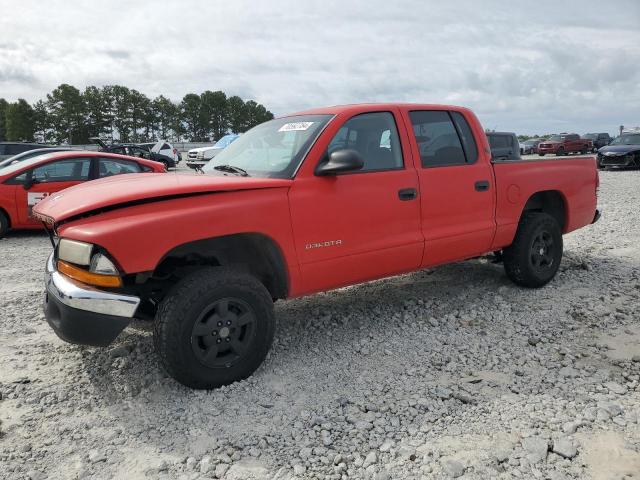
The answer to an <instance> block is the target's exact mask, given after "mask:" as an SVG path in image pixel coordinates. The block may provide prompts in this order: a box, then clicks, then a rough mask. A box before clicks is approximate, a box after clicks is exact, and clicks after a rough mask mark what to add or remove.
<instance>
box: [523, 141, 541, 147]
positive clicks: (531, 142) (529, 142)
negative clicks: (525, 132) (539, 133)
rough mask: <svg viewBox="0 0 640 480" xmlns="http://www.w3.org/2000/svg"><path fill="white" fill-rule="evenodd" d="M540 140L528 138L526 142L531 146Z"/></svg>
mask: <svg viewBox="0 0 640 480" xmlns="http://www.w3.org/2000/svg"><path fill="white" fill-rule="evenodd" d="M538 142H539V140H527V141H526V142H524V144H525V145H527V146H530V145H535V144H536V143H538Z"/></svg>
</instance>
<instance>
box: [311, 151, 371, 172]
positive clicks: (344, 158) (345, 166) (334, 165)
mask: <svg viewBox="0 0 640 480" xmlns="http://www.w3.org/2000/svg"><path fill="white" fill-rule="evenodd" d="M362 167H364V159H363V158H362V157H361V156H360V154H359V153H358V152H357V151H355V150H350V149H345V150H336V151H335V152H333V153H332V154H331V155H329V160H327V161H326V162H322V163H320V164H318V166H317V167H316V175H317V176H319V177H325V176H328V175H336V174H338V173H342V172H352V171H354V170H360V169H361V168H362Z"/></svg>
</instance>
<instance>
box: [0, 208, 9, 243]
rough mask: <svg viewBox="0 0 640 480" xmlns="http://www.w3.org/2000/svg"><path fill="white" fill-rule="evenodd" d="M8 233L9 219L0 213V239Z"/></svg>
mask: <svg viewBox="0 0 640 480" xmlns="http://www.w3.org/2000/svg"><path fill="white" fill-rule="evenodd" d="M8 231H9V219H8V218H7V216H6V215H5V214H4V212H1V211H0V238H2V237H4V236H5V235H6V234H7V232H8Z"/></svg>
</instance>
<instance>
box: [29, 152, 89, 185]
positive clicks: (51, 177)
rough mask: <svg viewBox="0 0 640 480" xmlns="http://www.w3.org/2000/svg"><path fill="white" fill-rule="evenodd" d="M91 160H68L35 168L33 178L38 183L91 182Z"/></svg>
mask: <svg viewBox="0 0 640 480" xmlns="http://www.w3.org/2000/svg"><path fill="white" fill-rule="evenodd" d="M90 166H91V158H88V157H87V158H68V159H65V160H59V161H57V162H51V163H47V164H46V165H42V166H41V167H37V168H34V169H33V170H32V173H31V178H32V180H34V181H35V182H36V183H52V182H81V181H85V180H89V167H90Z"/></svg>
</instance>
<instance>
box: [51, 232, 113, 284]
mask: <svg viewBox="0 0 640 480" xmlns="http://www.w3.org/2000/svg"><path fill="white" fill-rule="evenodd" d="M97 249H99V247H97ZM94 250H96V247H95V245H92V244H90V243H85V242H78V241H77V240H69V239H66V238H63V239H61V240H60V242H59V243H58V263H57V267H58V271H59V272H60V273H62V274H64V275H66V276H67V277H69V278H72V279H74V280H77V281H78V282H82V283H85V284H87V285H93V286H96V287H110V288H117V287H121V286H122V278H121V277H120V272H119V271H118V269H117V267H116V266H115V264H114V263H113V261H112V260H111V259H110V258H109V257H108V256H107V255H105V254H104V253H102V252H96V253H95V254H93V256H92V255H91V253H92V252H93V251H94ZM83 267H84V268H83ZM87 267H89V268H88V270H87V269H86V268H87Z"/></svg>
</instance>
